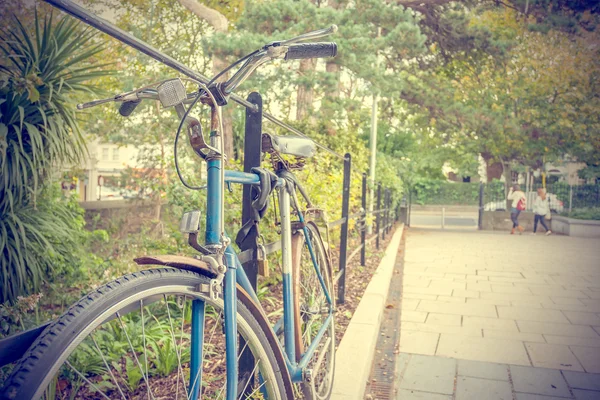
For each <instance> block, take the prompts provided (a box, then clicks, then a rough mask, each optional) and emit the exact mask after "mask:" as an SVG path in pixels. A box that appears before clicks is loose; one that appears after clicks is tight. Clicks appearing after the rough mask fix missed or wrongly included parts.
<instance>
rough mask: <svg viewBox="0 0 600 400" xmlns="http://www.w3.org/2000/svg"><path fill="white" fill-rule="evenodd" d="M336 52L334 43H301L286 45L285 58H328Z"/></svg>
mask: <svg viewBox="0 0 600 400" xmlns="http://www.w3.org/2000/svg"><path fill="white" fill-rule="evenodd" d="M336 54H337V44H335V43H303V44H294V45H291V46H289V47H288V51H287V53H286V54H285V60H300V59H304V58H328V57H335V56H336Z"/></svg>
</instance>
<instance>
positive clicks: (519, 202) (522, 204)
mask: <svg viewBox="0 0 600 400" xmlns="http://www.w3.org/2000/svg"><path fill="white" fill-rule="evenodd" d="M506 198H507V199H508V200H512V205H511V209H510V219H511V220H512V223H513V227H512V230H511V231H510V234H511V235H514V234H515V229H517V230H518V231H519V234H522V233H523V230H524V229H523V227H522V226H520V225H519V214H521V211H524V210H525V208H526V207H527V198H526V197H525V193H523V191H522V190H521V188H520V187H519V185H513V187H511V188H510V190H509V192H508V196H506Z"/></svg>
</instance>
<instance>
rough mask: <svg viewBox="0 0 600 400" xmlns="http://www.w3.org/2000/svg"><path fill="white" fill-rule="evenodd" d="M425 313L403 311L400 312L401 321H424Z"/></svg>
mask: <svg viewBox="0 0 600 400" xmlns="http://www.w3.org/2000/svg"><path fill="white" fill-rule="evenodd" d="M426 318H427V313H426V312H424V311H404V310H402V314H400V320H401V321H411V322H425V319H426Z"/></svg>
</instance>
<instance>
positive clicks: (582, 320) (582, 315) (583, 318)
mask: <svg viewBox="0 0 600 400" xmlns="http://www.w3.org/2000/svg"><path fill="white" fill-rule="evenodd" d="M562 313H563V314H564V315H565V316H566V317H567V318H568V319H569V321H570V322H571V323H572V324H575V325H599V324H600V317H599V316H598V315H596V314H594V313H591V312H580V311H563V312H562Z"/></svg>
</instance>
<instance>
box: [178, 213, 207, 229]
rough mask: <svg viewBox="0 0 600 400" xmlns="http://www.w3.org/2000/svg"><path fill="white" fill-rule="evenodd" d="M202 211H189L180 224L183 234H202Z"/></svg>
mask: <svg viewBox="0 0 600 400" xmlns="http://www.w3.org/2000/svg"><path fill="white" fill-rule="evenodd" d="M201 215H202V213H201V212H200V211H188V212H186V213H184V214H183V216H182V217H181V222H179V231H180V232H181V233H198V232H200V216H201Z"/></svg>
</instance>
